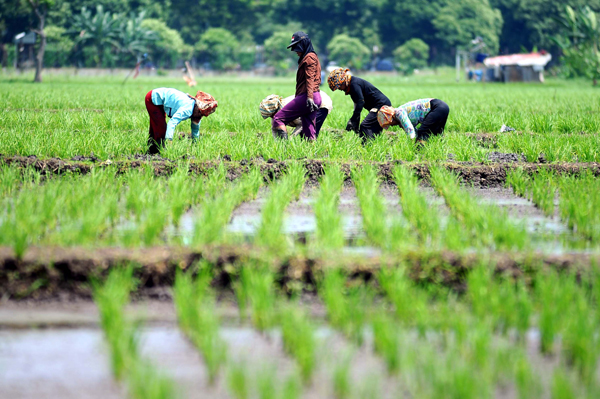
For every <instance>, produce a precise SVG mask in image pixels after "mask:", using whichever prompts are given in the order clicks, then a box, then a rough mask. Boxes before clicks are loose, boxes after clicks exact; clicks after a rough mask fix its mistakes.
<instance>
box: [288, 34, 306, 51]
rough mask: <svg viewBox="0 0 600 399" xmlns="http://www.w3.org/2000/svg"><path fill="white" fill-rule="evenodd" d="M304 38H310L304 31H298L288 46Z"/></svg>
mask: <svg viewBox="0 0 600 399" xmlns="http://www.w3.org/2000/svg"><path fill="white" fill-rule="evenodd" d="M304 39H308V35H307V34H306V33H304V32H302V31H298V32H296V33H294V34H293V35H292V42H291V43H290V45H289V46H287V48H290V47H292V46H293V45H294V44H297V43H299V42H301V41H302V40H304Z"/></svg>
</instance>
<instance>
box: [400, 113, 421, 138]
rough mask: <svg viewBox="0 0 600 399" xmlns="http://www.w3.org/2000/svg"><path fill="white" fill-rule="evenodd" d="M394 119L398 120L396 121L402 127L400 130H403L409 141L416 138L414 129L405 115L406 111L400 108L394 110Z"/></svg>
mask: <svg viewBox="0 0 600 399" xmlns="http://www.w3.org/2000/svg"><path fill="white" fill-rule="evenodd" d="M396 119H398V121H399V122H400V126H402V129H404V131H405V132H406V135H407V136H408V137H410V138H411V139H414V138H415V137H416V134H415V127H414V126H413V124H412V122H411V121H410V119H409V117H408V114H407V113H406V110H405V109H404V108H402V107H400V108H398V109H397V110H396Z"/></svg>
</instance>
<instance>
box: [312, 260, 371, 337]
mask: <svg viewBox="0 0 600 399" xmlns="http://www.w3.org/2000/svg"><path fill="white" fill-rule="evenodd" d="M319 294H320V296H321V298H322V299H323V302H325V307H326V308H327V316H328V318H329V320H330V322H331V324H332V325H333V326H334V327H336V328H338V329H340V330H341V331H342V332H343V333H344V334H345V335H346V336H347V337H348V338H350V339H351V340H353V341H354V342H356V343H357V344H358V345H362V343H363V326H364V323H365V319H366V306H367V304H368V303H370V299H371V298H370V293H369V292H368V290H367V288H366V287H364V286H354V287H349V288H346V276H345V275H344V274H343V273H342V271H341V270H339V269H334V270H329V271H327V272H326V273H325V276H324V278H323V280H322V281H321V282H320V284H319Z"/></svg>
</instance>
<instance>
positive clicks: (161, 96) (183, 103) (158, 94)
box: [152, 87, 200, 140]
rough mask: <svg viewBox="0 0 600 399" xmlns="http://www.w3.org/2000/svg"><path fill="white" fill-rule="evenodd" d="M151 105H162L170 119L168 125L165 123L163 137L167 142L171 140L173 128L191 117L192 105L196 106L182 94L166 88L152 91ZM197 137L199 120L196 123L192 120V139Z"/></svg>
mask: <svg viewBox="0 0 600 399" xmlns="http://www.w3.org/2000/svg"><path fill="white" fill-rule="evenodd" d="M152 103H153V104H154V105H162V106H163V107H164V108H165V113H166V114H167V116H168V117H169V118H171V119H170V120H169V123H167V133H166V135H165V138H166V139H168V140H173V134H174V133H175V127H177V125H179V123H180V122H182V121H184V120H186V119H190V118H191V117H192V114H193V112H194V105H196V101H195V100H194V99H192V98H190V96H188V95H187V94H185V93H184V92H182V91H179V90H176V89H169V88H166V87H159V88H158V89H154V90H152ZM199 135H200V120H198V123H195V121H193V120H192V139H194V140H196V139H198V136H199Z"/></svg>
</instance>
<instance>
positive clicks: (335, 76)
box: [327, 68, 392, 141]
mask: <svg viewBox="0 0 600 399" xmlns="http://www.w3.org/2000/svg"><path fill="white" fill-rule="evenodd" d="M327 83H328V84H329V88H330V89H331V91H336V90H342V91H343V92H344V93H346V95H348V94H350V97H351V98H352V101H353V102H354V113H353V114H352V117H351V118H350V120H349V121H348V124H347V125H346V130H347V131H350V130H354V132H356V133H358V135H359V136H360V137H361V138H362V139H363V141H365V140H366V139H372V138H374V137H375V136H376V135H378V134H379V133H381V130H382V129H381V126H379V124H378V123H377V111H379V109H380V108H381V107H382V106H384V105H392V103H391V101H390V99H389V98H387V97H386V96H385V95H384V94H383V93H382V92H381V91H380V90H379V89H377V88H376V87H375V86H373V85H372V84H371V83H369V82H367V81H366V80H364V79H361V78H359V77H356V76H352V74H351V73H350V70H349V69H343V68H337V69H334V70H333V71H331V73H330V74H329V77H328V78H327ZM363 108H366V109H367V110H368V111H369V113H368V114H367V117H366V118H365V119H364V120H363V121H362V123H361V124H360V126H359V121H360V114H361V112H362V110H363Z"/></svg>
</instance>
